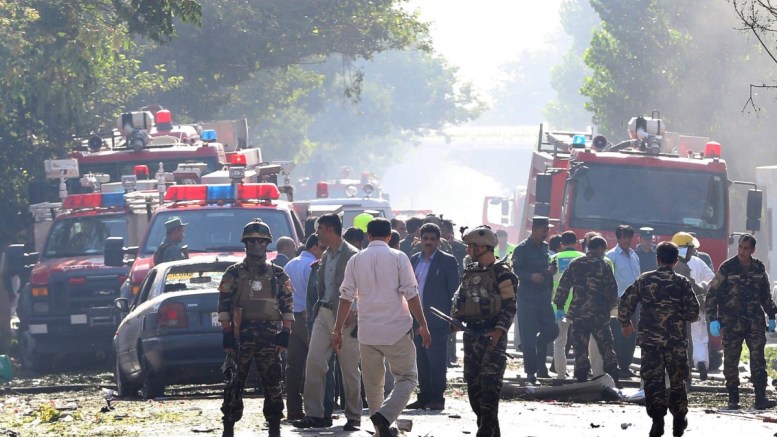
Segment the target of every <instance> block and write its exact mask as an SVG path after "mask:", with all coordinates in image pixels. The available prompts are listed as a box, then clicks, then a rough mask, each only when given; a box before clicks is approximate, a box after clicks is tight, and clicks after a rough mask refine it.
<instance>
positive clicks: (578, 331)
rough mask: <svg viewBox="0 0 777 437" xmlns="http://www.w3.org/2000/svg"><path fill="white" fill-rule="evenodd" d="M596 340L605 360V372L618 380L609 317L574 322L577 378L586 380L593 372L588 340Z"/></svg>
mask: <svg viewBox="0 0 777 437" xmlns="http://www.w3.org/2000/svg"><path fill="white" fill-rule="evenodd" d="M592 336H593V338H594V340H596V346H597V347H598V348H599V354H601V356H602V358H603V359H604V371H605V372H607V373H609V374H610V376H612V377H613V379H614V380H615V381H617V380H618V358H617V356H616V355H615V349H614V343H613V339H612V331H611V330H610V320H609V317H608V318H606V319H604V320H595V319H580V320H573V321H572V348H573V349H574V351H575V378H577V379H578V380H584V379H586V378H587V377H588V372H589V371H590V370H591V361H590V360H589V359H588V339H589V338H590V337H592Z"/></svg>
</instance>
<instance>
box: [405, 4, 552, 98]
mask: <svg viewBox="0 0 777 437" xmlns="http://www.w3.org/2000/svg"><path fill="white" fill-rule="evenodd" d="M561 2H562V0H544V1H529V0H481V1H479V2H474V1H464V0H410V2H409V5H410V7H411V8H415V9H418V10H419V11H420V12H421V18H422V19H423V20H425V21H429V22H431V34H432V38H433V43H434V47H435V49H436V50H437V51H438V52H440V53H441V54H442V55H444V56H445V57H446V58H447V59H448V61H449V62H450V63H451V64H453V65H456V66H458V67H459V68H460V70H459V72H460V75H461V78H463V79H467V80H471V81H473V82H474V83H475V85H476V86H477V87H478V89H479V90H481V91H487V90H488V89H489V88H491V84H492V83H493V81H495V80H499V75H498V70H499V66H500V65H501V64H503V63H505V62H506V61H508V60H510V59H512V58H515V55H516V54H517V53H519V52H520V51H521V50H523V49H526V48H534V47H538V46H540V45H542V44H544V43H545V42H546V40H547V38H548V34H549V33H551V32H555V31H558V29H560V27H561V26H560V24H559V17H558V9H559V5H560V4H561Z"/></svg>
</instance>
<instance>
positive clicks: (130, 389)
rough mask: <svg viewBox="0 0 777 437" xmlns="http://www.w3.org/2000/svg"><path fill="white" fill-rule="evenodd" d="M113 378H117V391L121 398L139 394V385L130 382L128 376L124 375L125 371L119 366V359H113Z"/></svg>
mask: <svg viewBox="0 0 777 437" xmlns="http://www.w3.org/2000/svg"><path fill="white" fill-rule="evenodd" d="M113 362H114V365H113V378H114V380H116V392H117V393H118V394H119V397H120V398H127V397H135V396H137V395H138V389H139V388H140V387H138V386H137V385H135V384H130V383H129V382H128V381H127V378H126V377H125V376H124V372H122V371H121V368H120V367H119V360H117V359H114V360H113Z"/></svg>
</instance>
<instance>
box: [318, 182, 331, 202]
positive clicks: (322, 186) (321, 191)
mask: <svg viewBox="0 0 777 437" xmlns="http://www.w3.org/2000/svg"><path fill="white" fill-rule="evenodd" d="M327 197H329V184H328V183H326V182H319V183H317V184H316V198H317V199H324V198H327Z"/></svg>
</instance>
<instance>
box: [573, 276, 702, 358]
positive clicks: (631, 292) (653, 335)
mask: <svg viewBox="0 0 777 437" xmlns="http://www.w3.org/2000/svg"><path fill="white" fill-rule="evenodd" d="M576 293H577V292H576ZM637 304H642V309H641V312H640V317H639V323H638V326H637V341H638V342H639V344H640V345H651V346H667V345H669V344H677V343H678V342H679V343H687V341H688V337H687V323H690V322H695V321H696V320H698V319H699V301H698V300H696V295H694V294H693V288H692V286H691V281H689V280H688V278H686V277H684V276H680V275H678V274H677V273H675V272H674V270H672V269H671V268H669V267H665V266H659V267H658V269H657V270H654V271H652V272H647V273H643V274H642V275H640V276H639V278H637V280H636V281H634V283H633V284H632V285H630V286H629V287H628V288H626V291H625V292H624V293H623V295H622V296H621V299H620V304H619V305H618V321H619V322H620V323H621V325H623V326H627V325H628V324H629V323H630V319H631V315H632V314H633V313H634V310H635V309H636V307H637Z"/></svg>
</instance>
